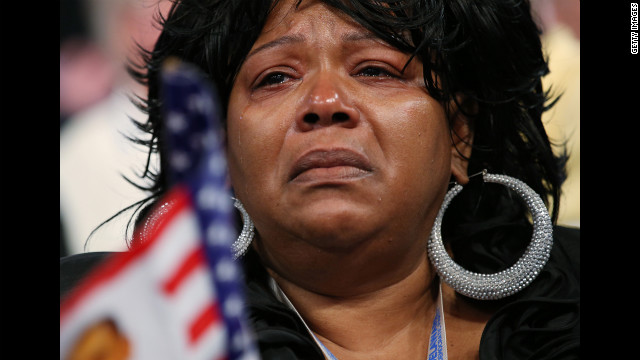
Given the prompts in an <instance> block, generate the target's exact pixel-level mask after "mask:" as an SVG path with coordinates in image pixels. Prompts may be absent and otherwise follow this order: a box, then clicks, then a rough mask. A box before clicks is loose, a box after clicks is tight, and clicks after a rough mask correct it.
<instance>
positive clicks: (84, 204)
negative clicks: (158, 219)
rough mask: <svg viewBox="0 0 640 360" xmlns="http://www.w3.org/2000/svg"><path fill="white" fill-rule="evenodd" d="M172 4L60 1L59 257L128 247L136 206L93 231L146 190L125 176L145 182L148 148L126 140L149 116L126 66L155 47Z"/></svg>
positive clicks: (130, 0)
mask: <svg viewBox="0 0 640 360" xmlns="http://www.w3.org/2000/svg"><path fill="white" fill-rule="evenodd" d="M169 6H170V2H169V1H164V0H61V1H60V256H64V255H70V254H76V253H79V252H85V251H124V250H126V249H127V246H126V241H125V230H126V226H127V222H128V221H129V219H130V218H131V215H132V211H128V212H126V213H123V214H122V215H120V216H118V217H117V218H115V219H114V220H113V221H110V222H109V223H107V224H106V225H104V226H102V227H100V228H99V229H98V230H96V231H95V232H94V233H93V234H92V231H93V230H94V229H96V228H97V227H98V226H99V225H100V224H101V223H103V222H104V221H105V220H107V219H108V218H110V217H111V216H112V215H114V214H116V213H117V212H118V211H120V210H122V209H124V208H125V207H127V206H129V205H131V204H133V203H135V202H136V201H139V200H141V199H143V198H144V197H145V196H146V194H145V193H143V192H142V191H140V190H138V189H137V188H136V187H134V186H133V185H131V184H130V183H129V182H128V181H127V180H126V179H125V177H126V178H128V179H131V180H133V181H135V182H137V183H140V180H139V175H140V174H142V171H143V169H144V165H145V163H146V161H147V151H146V149H145V148H143V147H141V146H137V145H134V143H133V142H131V141H129V140H127V137H143V134H142V133H141V131H140V130H139V129H138V128H137V127H135V126H134V124H133V122H132V121H131V119H135V120H138V121H143V120H144V119H145V116H144V114H143V113H142V112H141V111H140V110H139V109H138V108H137V107H136V106H134V104H133V102H132V101H131V96H141V97H145V96H146V89H145V87H144V86H142V85H140V84H138V83H136V82H135V81H134V80H133V78H132V77H130V76H129V74H128V72H127V70H126V65H127V63H128V62H129V61H131V62H133V63H140V61H141V57H140V55H139V50H138V46H141V47H143V48H146V49H152V47H153V44H154V43H155V41H156V39H157V37H158V35H159V33H160V31H159V28H158V26H157V25H156V24H155V19H157V14H158V12H163V13H165V12H166V11H167V10H168V8H169ZM151 160H152V168H157V165H155V164H156V162H157V159H156V158H152V159H151ZM90 234H92V235H91V237H90ZM88 239H89V241H87V240H88ZM85 245H86V247H85Z"/></svg>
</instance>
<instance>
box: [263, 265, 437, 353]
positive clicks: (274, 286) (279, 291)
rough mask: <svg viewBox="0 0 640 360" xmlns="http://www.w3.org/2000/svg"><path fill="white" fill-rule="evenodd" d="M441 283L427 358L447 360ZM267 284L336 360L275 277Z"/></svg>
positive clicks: (323, 349)
mask: <svg viewBox="0 0 640 360" xmlns="http://www.w3.org/2000/svg"><path fill="white" fill-rule="evenodd" d="M441 284H442V283H441V282H438V301H437V302H436V313H435V315H434V317H433V323H432V324H431V335H430V336H429V351H428V353H427V360H448V358H447V331H446V329H445V326H444V312H443V310H442V285H441ZM269 286H270V287H271V290H272V291H273V294H274V295H275V296H276V298H277V299H278V300H279V301H280V302H281V303H283V304H285V305H287V307H289V308H290V309H291V310H293V312H295V313H296V315H298V318H300V320H301V321H302V323H303V324H304V327H305V328H306V329H307V331H308V332H309V334H310V335H311V337H312V338H313V340H314V341H315V342H316V344H317V345H318V347H319V348H320V350H322V353H323V354H324V356H325V358H326V359H329V360H338V358H336V357H335V355H333V354H332V353H331V351H329V349H327V347H326V346H324V344H323V343H322V342H321V341H320V340H319V339H318V338H317V337H316V335H315V334H314V333H313V331H311V329H310V328H309V326H308V325H307V323H306V322H305V321H304V319H303V318H302V316H300V313H299V312H298V310H296V308H295V306H293V304H292V303H291V301H290V300H289V298H288V297H287V295H286V294H285V293H284V292H283V291H282V289H281V288H280V286H278V283H276V281H275V279H274V278H272V277H269Z"/></svg>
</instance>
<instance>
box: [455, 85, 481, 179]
mask: <svg viewBox="0 0 640 360" xmlns="http://www.w3.org/2000/svg"><path fill="white" fill-rule="evenodd" d="M458 104H461V105H462V106H464V108H465V109H468V110H467V111H461V110H460V106H459V105H458ZM450 109H451V112H450V114H451V117H450V120H449V123H450V131H451V175H453V177H455V179H456V181H457V182H458V183H459V184H462V185H466V184H467V183H468V182H469V176H468V175H467V168H468V165H469V158H470V157H471V150H472V147H473V124H472V123H471V119H470V118H469V117H468V116H467V115H465V114H475V113H477V106H476V104H475V103H473V104H469V103H465V100H464V99H462V98H460V97H458V102H457V104H456V102H454V101H452V102H451V103H450Z"/></svg>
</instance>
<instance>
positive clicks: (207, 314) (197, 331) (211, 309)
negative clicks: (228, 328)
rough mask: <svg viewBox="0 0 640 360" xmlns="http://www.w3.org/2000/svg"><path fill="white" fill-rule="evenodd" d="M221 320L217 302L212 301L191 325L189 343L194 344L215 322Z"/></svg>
mask: <svg viewBox="0 0 640 360" xmlns="http://www.w3.org/2000/svg"><path fill="white" fill-rule="evenodd" d="M218 321H220V312H219V309H218V307H217V306H216V304H215V303H210V304H209V305H208V306H206V307H205V308H204V310H203V311H202V312H201V313H200V315H198V316H197V317H196V318H195V320H194V321H193V322H192V323H191V325H190V326H189V343H190V344H194V343H195V342H196V341H198V339H199V338H200V336H201V335H202V334H203V333H204V332H205V330H207V328H209V327H210V326H213V324H215V323H217V322H218Z"/></svg>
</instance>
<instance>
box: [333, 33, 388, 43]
mask: <svg viewBox="0 0 640 360" xmlns="http://www.w3.org/2000/svg"><path fill="white" fill-rule="evenodd" d="M340 39H341V40H342V41H343V42H358V41H365V40H376V41H382V40H381V39H380V38H379V37H378V36H377V35H375V34H374V33H372V32H368V31H367V32H364V33H363V32H359V31H358V32H348V33H346V34H342V36H341V37H340Z"/></svg>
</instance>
